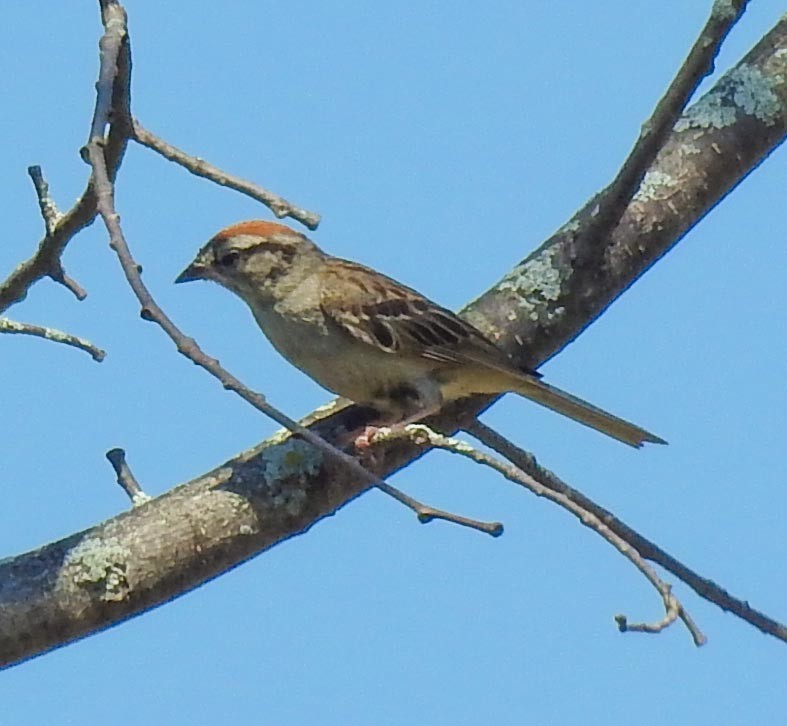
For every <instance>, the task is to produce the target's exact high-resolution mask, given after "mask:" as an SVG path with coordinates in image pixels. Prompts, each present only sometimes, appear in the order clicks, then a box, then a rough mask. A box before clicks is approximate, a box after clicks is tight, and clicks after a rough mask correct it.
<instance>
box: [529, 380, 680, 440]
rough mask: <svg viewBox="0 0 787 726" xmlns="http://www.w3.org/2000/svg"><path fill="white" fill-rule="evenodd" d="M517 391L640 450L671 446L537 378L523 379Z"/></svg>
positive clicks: (643, 430) (641, 429)
mask: <svg viewBox="0 0 787 726" xmlns="http://www.w3.org/2000/svg"><path fill="white" fill-rule="evenodd" d="M514 391H515V393H518V394H519V395H520V396H524V397H525V398H529V399H531V400H532V401H535V402H536V403H540V404H541V405H542V406H546V407H547V408H551V409H552V410H553V411H557V413H562V414H563V415H564V416H568V417H569V418H571V419H574V421H578V422H579V423H581V424H585V426H590V428H592V429H596V431H600V432H601V433H603V434H606V435H607V436H611V437H612V438H613V439H617V440H618V441H622V442H623V443H624V444H628V445H629V446H633V447H635V448H637V449H639V448H640V447H642V446H643V444H645V443H650V444H666V443H667V442H666V441H664V439H662V438H659V437H658V436H655V435H654V434H651V433H650V432H648V431H645V429H643V428H640V427H639V426H635V425H634V424H633V423H629V422H628V421H624V420H623V419H622V418H618V417H617V416H613V415H612V414H611V413H607V412H606V411H602V410H601V409H600V408H596V407H595V406H594V405H592V404H590V403H588V402H587V401H583V400H582V399H581V398H577V397H576V396H572V395H571V394H570V393H566V391H561V390H560V389H559V388H555V387H554V386H550V385H549V384H548V383H544V382H542V381H540V380H538V379H537V378H531V377H530V376H528V377H527V378H522V379H519V385H518V386H517V388H515V389H514Z"/></svg>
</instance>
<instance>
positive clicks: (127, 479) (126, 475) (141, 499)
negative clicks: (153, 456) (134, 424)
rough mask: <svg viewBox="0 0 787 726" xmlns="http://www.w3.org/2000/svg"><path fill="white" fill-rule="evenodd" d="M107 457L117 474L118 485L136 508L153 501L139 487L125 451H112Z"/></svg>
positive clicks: (108, 452)
mask: <svg viewBox="0 0 787 726" xmlns="http://www.w3.org/2000/svg"><path fill="white" fill-rule="evenodd" d="M105 456H106V457H107V459H108V460H109V463H110V464H112V468H113V469H114V470H115V474H117V478H118V484H120V486H121V488H122V489H123V491H124V492H126V494H127V495H128V498H129V499H130V500H131V503H132V504H133V505H134V506H135V507H136V506H139V505H140V504H144V503H145V502H149V501H150V500H151V499H152V497H151V496H150V495H149V494H145V492H144V491H143V490H142V487H141V486H140V485H139V482H138V481H137V478H136V477H135V476H134V473H133V472H132V471H131V467H130V466H129V465H128V462H127V461H126V452H125V451H123V449H110V450H109V451H107V453H106V454H105Z"/></svg>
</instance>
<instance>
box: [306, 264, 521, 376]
mask: <svg viewBox="0 0 787 726" xmlns="http://www.w3.org/2000/svg"><path fill="white" fill-rule="evenodd" d="M320 299H321V307H322V311H323V313H324V315H325V316H326V318H327V319H328V320H329V321H330V322H331V323H332V324H334V325H336V326H338V327H339V328H340V329H341V330H343V331H344V332H345V333H346V334H347V335H350V336H352V337H354V338H356V339H357V340H360V341H362V342H364V343H367V344H368V345H371V346H374V347H375V348H377V349H378V350H381V351H383V352H386V353H391V354H400V355H401V354H404V355H408V354H409V355H418V356H421V357H423V358H427V359H429V360H433V361H437V362H440V363H445V364H447V365H450V364H455V365H467V364H474V365H477V366H482V367H488V368H491V369H494V370H497V371H502V372H505V373H515V374H518V375H522V374H523V373H530V371H521V370H519V369H518V368H517V367H516V366H515V365H514V363H513V362H512V361H511V360H510V358H509V357H508V356H507V355H506V353H504V352H503V351H502V350H501V349H500V348H498V347H497V346H496V345H495V344H494V343H492V342H491V341H490V340H489V339H488V338H486V337H485V336H484V335H483V333H481V332H480V331H479V330H477V329H476V328H475V327H474V326H472V325H471V324H470V323H468V322H467V321H465V320H462V319H461V318H460V317H458V316H457V315H455V314H454V313H453V312H451V311H450V310H447V309H446V308H443V307H441V306H439V305H437V304H436V303H433V302H432V301H431V300H429V299H427V298H425V297H424V296H423V295H421V294H420V293H418V292H416V291H415V290H413V289H412V288H409V287H407V286H405V285H402V284H401V283H399V282H397V281H396V280H393V279H391V278H390V277H386V276H384V275H381V274H380V273H378V272H375V271H373V270H371V269H369V268H368V267H364V266H363V265H359V264H357V263H354V262H349V261H347V260H341V259H338V258H330V259H329V260H328V266H327V268H326V270H325V274H324V276H323V284H322V289H321V295H320ZM531 375H532V374H531Z"/></svg>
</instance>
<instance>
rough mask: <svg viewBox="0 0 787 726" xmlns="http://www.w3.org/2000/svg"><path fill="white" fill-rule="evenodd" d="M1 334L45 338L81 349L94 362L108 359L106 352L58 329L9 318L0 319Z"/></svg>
mask: <svg viewBox="0 0 787 726" xmlns="http://www.w3.org/2000/svg"><path fill="white" fill-rule="evenodd" d="M0 333H20V334H22V335H33V336H35V337H36V338H45V339H46V340H51V341H52V342H54V343H62V344H63V345H70V346H71V347H72V348H79V350H84V351H85V353H90V355H91V356H92V358H93V360H94V361H96V362H97V363H100V362H101V361H102V360H104V358H105V357H106V351H103V350H101V348H97V347H96V346H95V345H93V344H92V343H91V342H90V341H89V340H85V339H84V338H80V337H78V336H76V335H71V333H64V332H63V331H62V330H57V329H56V328H45V327H44V326H43V325H33V324H32V323H20V322H18V321H16V320H9V319H8V318H0Z"/></svg>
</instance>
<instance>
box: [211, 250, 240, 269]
mask: <svg viewBox="0 0 787 726" xmlns="http://www.w3.org/2000/svg"><path fill="white" fill-rule="evenodd" d="M239 259H240V253H239V252H237V251H235V250H230V251H229V252H225V253H224V254H222V255H221V256H219V258H218V260H217V262H218V263H219V265H221V266H222V267H233V266H234V265H235V263H236V262H237V261H238V260H239Z"/></svg>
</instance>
